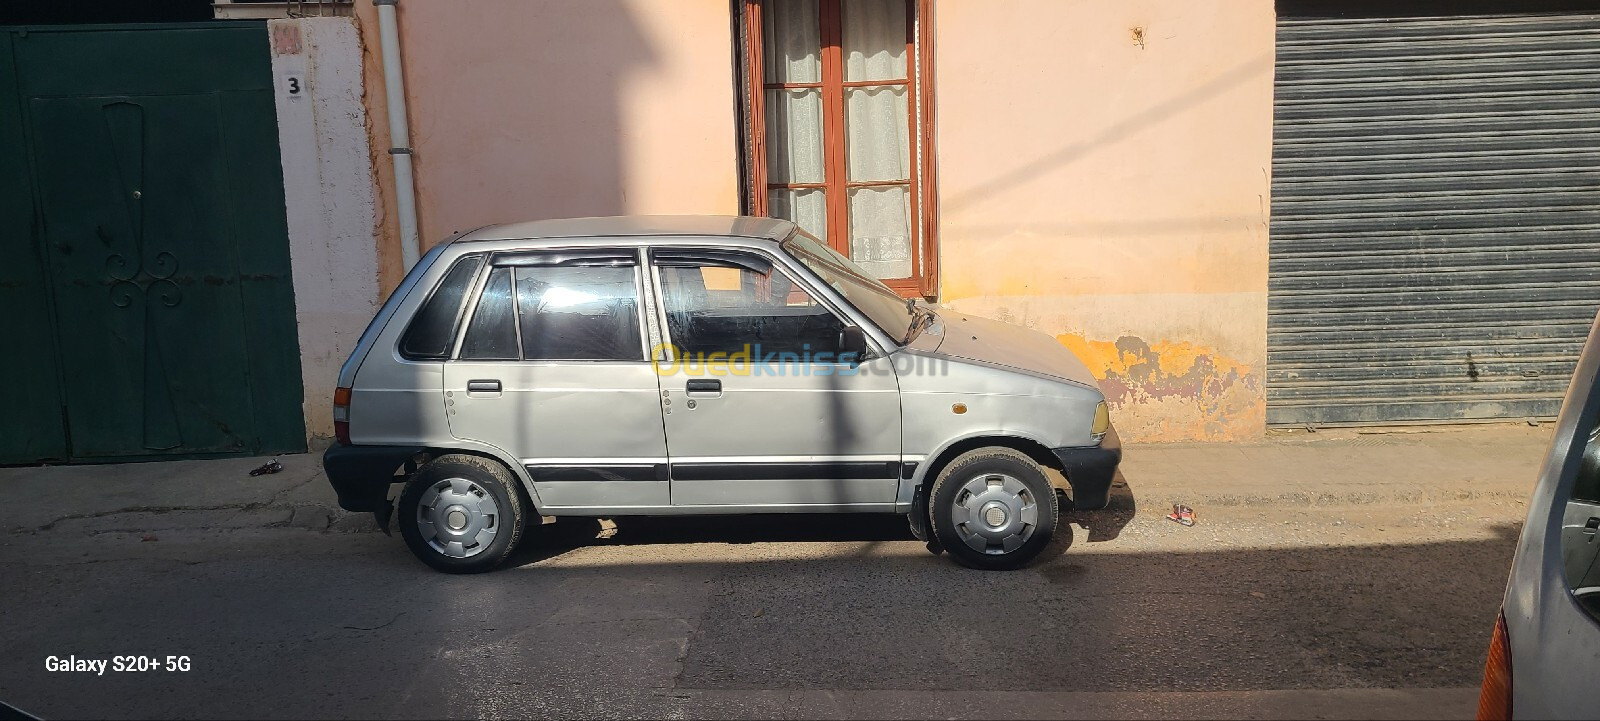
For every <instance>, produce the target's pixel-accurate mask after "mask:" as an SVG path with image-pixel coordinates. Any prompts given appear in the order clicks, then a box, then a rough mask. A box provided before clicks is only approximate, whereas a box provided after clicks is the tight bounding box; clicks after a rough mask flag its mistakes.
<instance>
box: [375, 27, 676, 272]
mask: <svg viewBox="0 0 1600 721" xmlns="http://www.w3.org/2000/svg"><path fill="white" fill-rule="evenodd" d="M405 13H406V14H405V16H404V17H403V18H402V27H403V32H405V38H404V42H405V43H406V45H405V50H404V53H405V58H406V81H407V86H408V87H407V94H408V95H409V96H410V97H411V99H412V107H411V109H410V113H411V116H412V119H413V131H412V132H413V135H414V138H413V140H414V144H415V146H416V148H417V153H418V155H417V164H418V171H417V172H418V192H419V202H418V207H419V212H420V213H421V214H422V217H421V219H420V220H421V225H422V233H423V242H424V244H429V243H432V242H435V241H437V240H438V239H439V238H442V237H444V236H446V235H448V234H450V233H452V232H454V231H456V230H465V229H467V228H472V227H478V226H481V225H485V224H493V223H504V222H515V221H522V220H537V219H543V218H555V217H578V216H589V215H618V214H624V213H626V212H627V209H628V198H627V192H626V190H627V187H628V184H627V182H626V181H627V173H628V172H629V167H630V166H629V162H628V157H629V153H630V147H629V146H630V143H634V142H637V140H636V139H635V138H633V137H631V136H630V133H629V124H630V123H631V122H633V118H631V117H630V116H629V113H628V108H627V102H626V101H627V98H628V97H629V96H630V94H633V95H636V94H637V93H636V91H637V89H638V85H639V83H640V82H641V80H639V76H640V75H641V74H642V73H644V72H645V71H646V70H647V69H649V68H652V67H654V66H656V65H658V64H659V60H660V58H659V53H658V52H657V51H656V50H655V49H654V47H653V45H652V41H651V38H650V37H649V36H648V35H647V34H646V32H645V31H644V30H643V29H642V27H641V24H640V21H639V19H638V18H636V17H635V13H634V11H633V10H632V9H631V7H630V5H629V4H628V3H624V2H620V1H618V0H584V1H583V2H537V3H529V2H523V1H522V0H492V1H484V2H473V3H461V4H458V3H413V4H409V5H406V6H405ZM683 172H686V173H691V172H695V170H694V169H693V168H685V169H683Z"/></svg>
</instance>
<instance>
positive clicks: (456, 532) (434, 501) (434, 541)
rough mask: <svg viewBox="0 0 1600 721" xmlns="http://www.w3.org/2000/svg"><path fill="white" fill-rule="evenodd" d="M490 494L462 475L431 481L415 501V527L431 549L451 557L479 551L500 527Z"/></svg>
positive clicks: (496, 509)
mask: <svg viewBox="0 0 1600 721" xmlns="http://www.w3.org/2000/svg"><path fill="white" fill-rule="evenodd" d="M499 521H500V505H499V504H498V503H495V500H494V494H491V493H489V491H487V490H485V489H484V488H483V487H482V486H480V485H478V484H476V483H473V482H472V481H469V480H467V479H465V478H446V479H445V480H442V481H439V482H438V483H435V484H433V485H432V486H431V487H429V488H428V490H427V491H425V492H424V493H423V494H422V500H421V501H419V502H418V503H417V531H418V532H419V533H421V534H422V540H424V541H427V543H428V545H429V546H431V547H432V548H433V550H435V551H438V552H439V553H442V554H444V555H446V556H450V557H452V558H468V557H471V556H475V555H477V554H479V553H482V552H483V550H484V549H485V548H488V547H489V544H490V543H492V542H494V537H495V534H496V533H498V532H499V530H500V523H499Z"/></svg>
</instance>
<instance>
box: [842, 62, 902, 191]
mask: <svg viewBox="0 0 1600 721" xmlns="http://www.w3.org/2000/svg"><path fill="white" fill-rule="evenodd" d="M844 99H845V121H844V127H845V149H846V154H847V155H848V156H849V166H848V168H847V171H848V175H849V178H850V180H851V181H854V182H865V181H872V180H905V181H909V180H910V179H911V138H910V134H911V127H910V120H911V119H910V117H909V116H908V115H907V112H908V104H907V102H906V88H905V86H903V85H890V86H880V87H874V88H845V91H844Z"/></svg>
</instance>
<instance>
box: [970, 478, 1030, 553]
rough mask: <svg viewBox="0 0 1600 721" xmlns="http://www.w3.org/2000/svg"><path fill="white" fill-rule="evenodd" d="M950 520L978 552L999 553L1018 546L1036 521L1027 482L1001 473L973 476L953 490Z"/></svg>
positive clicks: (1027, 535)
mask: <svg viewBox="0 0 1600 721" xmlns="http://www.w3.org/2000/svg"><path fill="white" fill-rule="evenodd" d="M950 516H951V518H950V520H951V522H952V525H953V526H954V527H955V529H956V535H958V536H960V537H961V541H962V542H963V543H965V544H967V546H968V547H969V548H971V549H972V550H974V551H977V552H979V553H985V554H989V555H996V556H998V555H1003V554H1007V553H1010V552H1012V551H1015V550H1017V549H1018V548H1021V547H1022V544H1024V543H1027V542H1028V539H1029V538H1032V537H1033V532H1034V530H1035V529H1036V528H1037V527H1038V523H1039V507H1038V503H1037V502H1036V500H1035V499H1034V497H1033V492H1032V491H1029V490H1028V487H1027V485H1025V484H1023V482H1022V481H1020V480H1018V479H1016V478H1013V477H1012V476H1008V475H1005V474H1003V473H985V474H983V475H981V476H977V477H976V478H973V479H972V480H970V481H967V482H966V484H965V485H963V486H961V489H960V490H959V491H957V492H956V498H955V502H954V503H953V504H951V508H950Z"/></svg>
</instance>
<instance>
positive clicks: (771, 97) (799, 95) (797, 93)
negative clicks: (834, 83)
mask: <svg viewBox="0 0 1600 721" xmlns="http://www.w3.org/2000/svg"><path fill="white" fill-rule="evenodd" d="M766 114H767V182H770V183H820V182H822V181H823V179H824V177H825V176H824V174H823V169H822V91H821V90H818V89H816V88H801V89H794V90H781V89H780V90H768V91H767V107H766Z"/></svg>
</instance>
